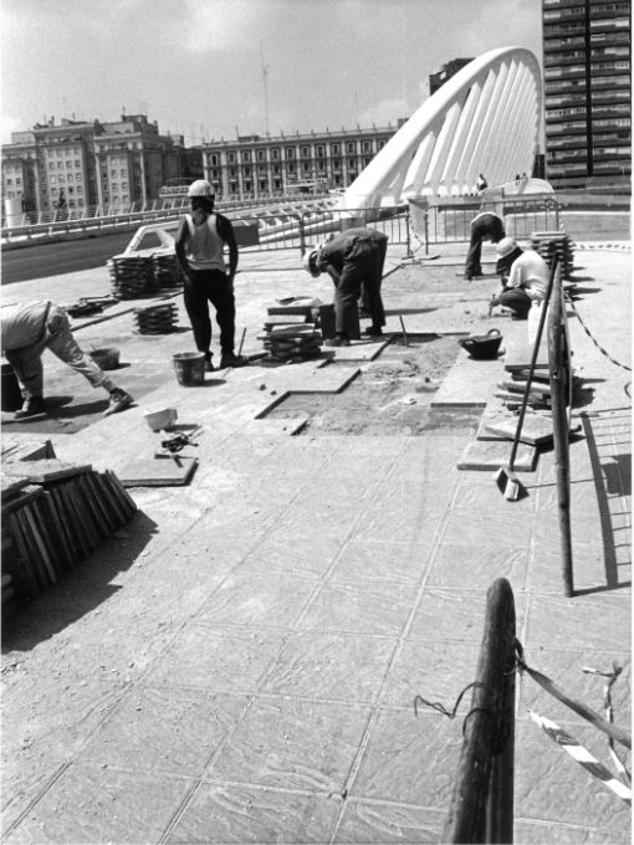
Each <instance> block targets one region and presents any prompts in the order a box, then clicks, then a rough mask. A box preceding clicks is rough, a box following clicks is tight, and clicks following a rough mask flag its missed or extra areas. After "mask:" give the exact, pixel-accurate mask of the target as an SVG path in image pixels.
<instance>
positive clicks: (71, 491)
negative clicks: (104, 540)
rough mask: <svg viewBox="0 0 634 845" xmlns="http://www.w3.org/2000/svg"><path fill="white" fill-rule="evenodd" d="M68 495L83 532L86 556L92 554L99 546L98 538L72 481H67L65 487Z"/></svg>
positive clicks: (88, 513) (86, 509)
mask: <svg viewBox="0 0 634 845" xmlns="http://www.w3.org/2000/svg"><path fill="white" fill-rule="evenodd" d="M67 489H68V495H69V496H70V499H71V501H72V503H73V507H74V508H75V511H76V513H77V514H78V517H79V520H80V523H81V529H82V531H83V534H84V537H85V540H86V545H87V548H88V554H92V552H94V550H95V549H96V548H97V546H98V545H99V541H100V537H99V532H98V530H97V527H96V526H95V525H94V523H93V520H92V516H91V514H90V512H89V511H88V508H87V506H86V503H85V502H84V500H83V498H82V495H81V493H80V492H79V490H78V489H77V485H76V483H75V481H74V480H72V481H69V482H68V485H67Z"/></svg>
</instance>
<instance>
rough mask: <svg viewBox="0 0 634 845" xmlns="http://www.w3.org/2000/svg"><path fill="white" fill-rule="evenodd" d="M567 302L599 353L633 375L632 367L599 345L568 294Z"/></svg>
mask: <svg viewBox="0 0 634 845" xmlns="http://www.w3.org/2000/svg"><path fill="white" fill-rule="evenodd" d="M565 300H566V302H567V303H568V304H569V305H571V306H572V310H573V311H574V312H575V317H576V318H577V319H578V320H579V322H580V323H581V327H582V328H583V330H584V332H585V333H586V334H587V335H588V337H589V338H590V340H591V341H592V343H594V345H595V346H596V347H597V349H598V350H599V352H601V354H602V355H605V357H606V358H607V359H608V361H609V362H610V363H611V364H614V365H615V366H616V367H620V368H621V369H622V370H627V372H628V373H631V372H632V368H631V367H628V366H627V364H622V363H621V362H620V361H617V360H616V358H613V357H612V356H611V355H610V353H609V352H608V351H607V350H606V349H604V348H603V347H602V346H600V345H599V343H597V341H596V340H595V338H594V337H593V336H592V334H591V333H590V329H589V328H588V327H587V326H586V324H585V323H584V322H583V320H582V319H581V314H579V312H578V311H577V309H576V308H575V304H574V302H573V301H572V299H571V297H570V296H569V295H568V294H566V296H565Z"/></svg>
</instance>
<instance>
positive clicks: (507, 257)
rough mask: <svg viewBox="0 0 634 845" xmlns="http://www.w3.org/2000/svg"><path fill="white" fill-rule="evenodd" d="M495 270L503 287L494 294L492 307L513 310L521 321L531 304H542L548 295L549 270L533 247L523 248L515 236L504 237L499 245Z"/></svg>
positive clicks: (526, 315) (527, 313) (526, 314)
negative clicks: (497, 306) (498, 306)
mask: <svg viewBox="0 0 634 845" xmlns="http://www.w3.org/2000/svg"><path fill="white" fill-rule="evenodd" d="M495 251H496V252H497V255H498V263H497V267H496V272H497V273H498V275H499V276H500V277H501V281H502V289H501V291H500V292H499V293H498V294H497V295H494V296H493V297H492V299H491V301H490V302H489V306H490V307H491V308H494V307H495V306H496V305H501V306H502V307H503V308H508V309H510V310H511V311H512V312H513V316H514V317H515V318H516V319H518V320H525V319H526V318H527V317H528V315H529V311H530V309H531V307H532V306H536V307H538V306H540V305H541V303H542V302H543V301H544V297H545V296H546V290H547V288H548V282H549V278H550V270H549V268H548V264H546V262H545V261H544V259H543V258H542V257H541V255H540V254H539V253H538V252H537V250H534V249H527V250H526V251H524V250H523V249H522V248H521V247H520V246H519V245H518V243H517V242H516V241H515V240H513V238H503V239H502V240H501V241H500V242H499V243H498V245H497V247H496V250H495Z"/></svg>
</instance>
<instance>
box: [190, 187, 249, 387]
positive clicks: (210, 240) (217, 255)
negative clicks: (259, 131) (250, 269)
mask: <svg viewBox="0 0 634 845" xmlns="http://www.w3.org/2000/svg"><path fill="white" fill-rule="evenodd" d="M187 196H188V197H189V198H190V200H191V214H186V215H185V216H184V217H183V218H182V219H181V222H180V226H179V229H178V233H177V235H176V255H177V257H178V260H179V262H180V265H181V267H182V268H183V272H184V273H185V287H184V291H183V300H184V303H185V309H186V310H187V314H188V316H189V321H190V323H191V326H192V330H193V332H194V343H195V344H196V348H197V349H198V351H199V352H204V353H205V367H206V369H207V371H209V372H211V371H213V369H214V366H213V364H212V361H211V357H212V352H211V350H210V347H211V320H210V319H209V304H208V303H209V302H211V304H212V305H213V306H214V308H215V309H216V322H217V323H218V326H219V327H220V350H221V353H222V357H221V359H220V366H221V367H237V366H241V365H242V364H244V363H245V360H244V358H241V357H239V356H237V355H234V352H233V350H234V344H235V321H236V304H235V297H234V293H233V280H234V277H235V275H236V270H237V268H238V245H237V243H236V239H235V235H234V232H233V226H232V225H231V221H230V220H229V219H228V218H227V217H224V216H223V215H222V214H214V200H215V195H214V193H213V190H212V187H211V185H210V183H209V182H207V181H205V180H204V179H197V180H196V181H195V182H192V184H191V185H190V186H189V189H188V191H187ZM225 246H227V248H228V250H229V266H228V267H226V266H225V259H224V247H225Z"/></svg>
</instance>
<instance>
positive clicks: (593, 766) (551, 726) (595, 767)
mask: <svg viewBox="0 0 634 845" xmlns="http://www.w3.org/2000/svg"><path fill="white" fill-rule="evenodd" d="M527 709H528V713H529V715H530V717H531V719H532V720H533V721H534V722H535V723H536V724H537V725H539V727H540V728H541V729H542V730H543V731H544V733H545V734H546V735H547V736H549V737H550V739H552V741H553V742H554V743H555V744H556V745H558V746H559V747H560V748H563V750H564V751H565V752H566V753H567V754H569V755H570V756H571V757H572V758H573V760H576V761H577V763H579V764H580V765H581V766H583V768H584V769H586V771H588V772H590V774H591V775H592V776H593V777H595V778H597V779H598V780H600V781H601V782H602V783H603V784H604V785H605V786H607V788H608V789H610V790H611V791H612V792H613V793H614V794H615V795H617V796H618V797H619V798H620V799H621V800H622V801H625V803H626V804H628V805H630V806H631V804H632V790H631V789H630V788H629V787H628V786H626V785H625V784H624V783H621V781H620V780H618V778H615V777H614V775H613V774H612V772H610V771H609V769H607V768H606V767H605V766H604V765H603V763H600V762H599V761H598V760H597V759H596V758H595V757H593V756H592V754H590V752H589V751H588V749H587V748H584V747H583V745H580V743H578V742H577V740H576V739H575V738H574V737H572V736H571V735H570V734H569V733H567V731H565V730H564V729H563V728H562V727H560V726H559V725H558V724H557V723H556V722H553V721H552V720H551V719H547V718H546V717H545V716H540V715H539V713H535V711H534V710H531V709H530V708H527Z"/></svg>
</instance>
